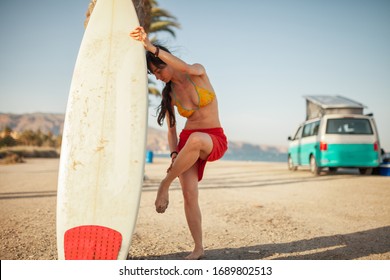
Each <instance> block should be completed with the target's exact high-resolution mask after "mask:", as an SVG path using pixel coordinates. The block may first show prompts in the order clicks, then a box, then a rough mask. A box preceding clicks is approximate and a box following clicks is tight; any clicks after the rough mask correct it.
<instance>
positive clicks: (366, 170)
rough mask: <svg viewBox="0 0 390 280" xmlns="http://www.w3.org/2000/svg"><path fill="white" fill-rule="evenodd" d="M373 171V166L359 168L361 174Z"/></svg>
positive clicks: (368, 173) (369, 173)
mask: <svg viewBox="0 0 390 280" xmlns="http://www.w3.org/2000/svg"><path fill="white" fill-rule="evenodd" d="M372 171H373V168H370V167H369V168H359V173H360V174H361V175H371V174H372Z"/></svg>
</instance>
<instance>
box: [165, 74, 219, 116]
mask: <svg viewBox="0 0 390 280" xmlns="http://www.w3.org/2000/svg"><path fill="white" fill-rule="evenodd" d="M187 78H188V80H189V81H190V82H191V84H193V85H194V87H195V90H196V93H197V94H198V107H197V108H195V109H187V108H186V107H184V106H183V105H182V104H181V102H180V100H178V99H177V98H176V94H175V91H174V90H173V87H172V93H173V97H174V98H175V105H176V107H177V111H178V112H179V114H180V115H181V116H183V117H185V118H189V117H191V116H192V114H193V113H195V111H197V110H199V109H200V108H202V107H204V106H206V105H208V104H210V103H211V102H212V101H213V100H214V99H215V93H214V92H212V91H209V90H207V89H204V88H201V87H198V86H197V85H196V84H195V83H194V82H193V81H192V80H191V78H190V77H189V76H187Z"/></svg>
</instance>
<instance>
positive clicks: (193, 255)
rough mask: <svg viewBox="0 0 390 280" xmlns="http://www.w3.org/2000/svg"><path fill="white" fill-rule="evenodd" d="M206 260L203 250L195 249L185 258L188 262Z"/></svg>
mask: <svg viewBox="0 0 390 280" xmlns="http://www.w3.org/2000/svg"><path fill="white" fill-rule="evenodd" d="M203 258H204V250H203V248H200V249H195V250H194V251H193V252H192V253H191V254H189V255H188V256H187V257H185V259H186V260H200V259H203Z"/></svg>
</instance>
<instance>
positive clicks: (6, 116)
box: [0, 113, 287, 162]
mask: <svg viewBox="0 0 390 280" xmlns="http://www.w3.org/2000/svg"><path fill="white" fill-rule="evenodd" d="M64 118H65V115H64V114H59V113H29V114H12V113H0V131H2V130H4V128H6V127H9V128H11V129H12V131H14V132H17V133H20V132H22V131H25V130H32V131H37V130H40V131H41V132H43V133H48V132H51V133H52V134H53V135H59V134H61V133H62V130H63V128H64ZM166 134H167V132H166V131H164V130H160V129H157V128H153V127H148V132H147V145H146V146H147V149H148V150H152V151H153V152H154V153H156V154H169V153H170V151H169V145H168V140H167V136H166ZM286 158H287V148H286V147H279V146H272V145H264V144H251V143H248V142H245V141H229V149H228V151H227V152H226V154H225V156H224V159H228V160H229V159H231V160H250V161H279V162H280V161H285V160H286Z"/></svg>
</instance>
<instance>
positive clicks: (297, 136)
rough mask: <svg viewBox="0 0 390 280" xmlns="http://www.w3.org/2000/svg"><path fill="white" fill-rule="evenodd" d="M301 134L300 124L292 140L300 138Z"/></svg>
mask: <svg viewBox="0 0 390 280" xmlns="http://www.w3.org/2000/svg"><path fill="white" fill-rule="evenodd" d="M301 135H302V126H300V127H299V128H298V130H297V133H295V135H294V140H297V139H300V138H301Z"/></svg>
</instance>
